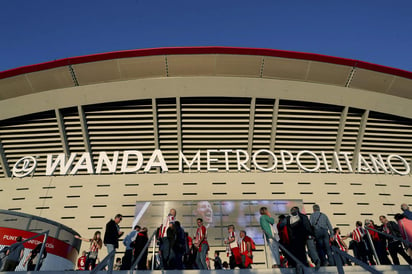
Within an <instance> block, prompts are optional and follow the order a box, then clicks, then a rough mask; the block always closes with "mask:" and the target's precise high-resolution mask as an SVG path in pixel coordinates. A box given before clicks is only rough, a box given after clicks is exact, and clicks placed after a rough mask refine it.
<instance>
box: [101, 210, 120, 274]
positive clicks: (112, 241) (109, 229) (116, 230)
mask: <svg viewBox="0 0 412 274" xmlns="http://www.w3.org/2000/svg"><path fill="white" fill-rule="evenodd" d="M122 218H123V216H122V215H121V214H117V215H116V216H115V217H114V219H112V220H110V221H109V222H108V223H107V224H106V231H105V233H104V241H103V242H104V245H105V246H106V247H107V254H110V252H112V251H113V250H116V248H118V247H119V238H120V237H121V236H122V235H123V232H122V231H120V227H119V223H120V222H121V221H122ZM113 264H114V257H113V258H112V260H109V263H108V267H109V269H113Z"/></svg>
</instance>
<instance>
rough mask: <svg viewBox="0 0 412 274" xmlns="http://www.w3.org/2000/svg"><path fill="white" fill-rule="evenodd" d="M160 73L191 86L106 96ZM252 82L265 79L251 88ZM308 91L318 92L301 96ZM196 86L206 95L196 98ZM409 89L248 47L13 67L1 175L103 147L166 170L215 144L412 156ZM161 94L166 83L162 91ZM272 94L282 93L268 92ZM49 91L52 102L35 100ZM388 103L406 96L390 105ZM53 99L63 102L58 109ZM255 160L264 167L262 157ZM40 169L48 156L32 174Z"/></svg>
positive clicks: (5, 95)
mask: <svg viewBox="0 0 412 274" xmlns="http://www.w3.org/2000/svg"><path fill="white" fill-rule="evenodd" d="M166 78H170V79H172V78H176V79H179V78H187V79H189V78H193V79H194V80H193V81H192V82H190V83H189V82H187V83H188V86H189V88H188V91H187V92H186V93H184V95H181V94H179V93H178V92H179V88H181V86H179V88H174V89H172V88H171V91H170V92H169V93H167V94H166V93H162V92H159V93H156V92H153V91H152V90H151V89H148V90H149V92H146V93H138V92H136V91H135V90H136V85H140V87H141V89H144V88H145V87H146V86H145V85H147V84H148V83H147V82H144V83H143V82H139V83H137V82H133V83H132V84H131V86H132V88H131V90H128V91H127V92H129V94H128V96H129V97H127V98H126V97H122V96H120V95H119V97H116V96H117V94H120V93H122V92H116V91H117V90H116V89H119V90H120V91H121V88H122V86H115V87H110V88H106V90H107V91H109V92H111V93H114V95H113V97H111V98H110V99H107V98H106V97H104V96H102V95H101V86H100V85H101V84H106V83H110V82H113V83H114V82H116V83H121V82H122V81H124V82H127V80H139V79H143V80H144V79H154V82H156V81H157V80H156V79H166ZM217 78H225V79H227V81H226V82H224V84H226V85H227V84H228V83H229V85H227V86H225V88H222V89H220V90H216V91H213V92H209V91H210V89H213V88H215V89H218V88H219V84H220V83H222V82H217V81H216V79H217ZM241 78H246V81H242V80H243V79H241ZM205 79H206V80H205ZM233 79H235V80H233ZM259 79H264V80H265V81H266V82H269V83H266V82H265V83H266V84H265V85H263V84H262V86H259V90H258V89H255V87H256V86H257V85H258V84H259V82H262V81H260V80H259ZM202 80H204V81H202ZM271 80H274V81H271ZM278 80H286V81H284V82H294V83H303V84H305V85H299V86H298V87H297V88H296V89H299V96H295V95H291V96H289V97H287V96H286V95H287V93H290V90H287V89H286V90H285V91H282V92H280V91H279V86H276V87H274V86H273V85H272V82H274V83H275V82H276V81H278ZM174 83H176V82H174ZM182 83H183V82H179V85H182ZM99 84H100V85H99ZM149 84H153V82H150V83H149ZM183 84H184V85H186V82H184V83H183ZM310 84H317V85H312V86H311V88H310V89H308V90H309V91H307V86H310ZM202 85H203V87H202V88H203V91H204V90H207V91H208V92H204V93H202V92H203V91H202V92H198V93H196V92H195V91H197V89H198V86H202ZM243 85H246V86H247V87H248V90H247V92H246V91H245V90H243V89H242V88H243ZM87 86H88V87H90V89H86V87H87ZM93 86H95V88H94V89H92V87H93ZM204 86H207V87H204ZM209 86H210V88H209ZM321 86H325V87H326V88H324V89H323V90H322V92H325V93H316V94H315V93H314V94H313V95H312V96H311V97H308V96H307V97H305V96H301V95H302V94H305V93H310V92H315V91H316V90H317V89H318V88H320V87H321ZM83 87H84V88H83ZM151 87H153V86H151ZM411 87H412V73H411V72H407V71H403V70H399V69H394V68H388V67H384V66H379V65H375V64H370V63H366V62H362V61H357V60H351V59H343V58H336V57H329V56H324V55H317V54H308V53H297V52H289V51H279V50H269V49H249V48H227V47H199V48H159V49H143V50H131V51H121V52H112V53H103V54H96V55H89V56H83V57H73V58H67V59H62V60H56V61H52V62H48V63H43V64H38V65H32V66H26V67H21V68H16V69H12V70H8V71H3V72H0V104H3V106H6V105H9V106H8V107H9V108H8V111H4V109H5V108H3V113H0V152H1V154H2V155H3V156H2V157H0V177H3V176H5V177H9V176H10V169H11V167H12V166H13V164H14V163H15V162H16V161H17V160H18V159H19V158H21V157H23V156H25V155H33V154H37V155H38V154H41V155H43V156H44V155H45V154H49V153H52V154H58V153H65V154H70V153H81V152H84V151H90V152H91V153H93V155H94V156H96V154H97V153H98V152H99V151H121V150H125V149H137V150H139V151H142V152H143V154H144V157H145V159H147V158H148V157H149V156H150V152H151V151H153V150H154V149H156V148H160V149H162V151H163V152H164V155H165V157H166V159H167V161H169V162H171V163H172V164H170V171H177V170H178V158H177V155H178V151H180V150H181V151H184V152H185V154H187V155H193V154H194V153H196V151H197V150H198V149H199V148H202V149H207V148H216V147H219V148H222V149H224V148H226V149H244V150H248V151H249V152H252V151H256V150H259V149H270V150H274V151H275V152H276V153H278V152H279V150H282V149H284V150H289V151H291V152H293V153H295V152H298V151H300V150H302V149H308V150H311V151H314V152H320V151H344V152H350V153H353V154H354V155H355V154H356V153H383V154H386V155H388V154H391V153H396V154H399V155H402V156H403V157H405V158H406V159H408V160H410V159H412V148H411V147H410V143H411V141H412V120H411V119H412V108H411V107H410V106H411V103H410V99H412V93H411V92H410V89H411ZM77 88H79V90H82V89H83V91H84V92H85V93H84V94H77V96H78V97H82V96H84V97H86V96H87V94H88V93H89V92H90V91H93V92H90V93H93V95H91V94H90V98H92V99H91V100H89V101H87V102H83V101H81V100H79V101H77V102H76V103H73V102H72V101H70V100H68V99H69V98H68V96H71V94H72V93H71V92H74V90H77ZM165 88H168V86H167V84H163V86H159V88H158V89H157V90H163V89H165ZM274 89H277V91H278V92H279V93H278V94H276V95H275V92H274V91H273V90H274ZM61 90H66V91H68V92H67V93H64V92H62V93H61V92H60V91H61ZM256 90H258V91H259V92H256ZM262 90H263V91H264V92H261V91H262ZM330 90H333V91H334V92H335V95H334V96H335V101H333V102H332V101H327V100H326V99H325V98H320V97H321V96H323V95H325V94H328V92H329V91H330ZM46 91H50V95H48V96H45V95H44V94H45V93H42V92H46ZM362 91H368V92H369V93H363V94H364V97H362V98H363V99H362V100H363V101H362V100H358V101H359V102H357V98H354V99H351V101H350V104H349V103H348V104H346V103H345V102H344V101H343V100H342V99H341V97H342V98H343V97H345V96H346V97H354V96H356V94H357V93H362ZM173 92H175V93H173ZM36 94H37V95H38V97H39V98H40V99H41V100H40V99H39V100H38V101H31V100H30V98H31V97H30V95H36ZM60 94H62V95H60ZM165 94H166V95H165ZM296 94H297V93H296ZM319 94H323V95H321V96H320V95H319ZM376 94H380V95H382V96H386V97H379V98H380V99H379V100H376V103H375V102H373V103H371V104H370V105H372V106H373V107H374V108H372V107H370V105H367V103H368V102H367V101H368V100H369V98H371V96H375V95H376ZM43 96H44V99H43ZM93 96H94V97H93ZM294 96H295V97H294ZM391 96H392V97H396V98H398V99H401V100H398V99H396V100H393V101H390V100H387V101H385V99H387V98H389V97H391ZM25 97H27V98H29V99H27V100H26V101H28V102H30V103H32V102H33V103H32V104H33V105H35V104H39V105H40V103H41V102H42V101H45V103H44V104H43V105H42V106H41V107H38V109H36V110H33V109H35V108H30V107H31V106H27V105H26V106H17V105H14V102H15V101H13V99H16V100H17V99H19V98H25ZM100 97H104V98H100ZM113 98H114V99H113ZM125 98H126V99H125ZM312 99H314V100H312ZM53 101H60V102H64V103H62V104H61V105H57V106H56V105H53V104H52V102H53ZM66 101H69V102H68V103H66ZM369 101H373V100H369ZM10 102H12V103H10ZM34 102H36V103H34ZM391 102H397V103H399V102H406V103H404V104H403V105H402V106H401V105H399V106H398V105H395V106H390V107H391V110H393V111H392V112H391V111H387V109H388V107H387V106H386V105H390V104H391ZM373 104H375V105H373ZM14 109H16V110H14ZM24 115H25V116H24ZM394 115H398V116H394ZM94 160H95V161H96V159H94ZM259 160H260V161H262V162H263V163H267V159H259ZM44 169H45V159H44V157H43V160H41V161H39V170H44ZM223 170H224V168H223ZM291 171H298V167H297V166H293V167H291Z"/></svg>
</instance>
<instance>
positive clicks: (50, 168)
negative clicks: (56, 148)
mask: <svg viewBox="0 0 412 274" xmlns="http://www.w3.org/2000/svg"><path fill="white" fill-rule="evenodd" d="M74 158H76V153H72V154H70V158H69V160H68V162H67V164H66V155H65V154H64V153H61V154H59V155H57V157H56V160H55V161H54V162H53V155H52V154H48V155H47V163H46V176H51V175H53V173H54V171H55V170H56V168H57V166H58V165H60V175H66V174H67V171H68V170H69V168H70V167H71V165H72V164H73V161H74Z"/></svg>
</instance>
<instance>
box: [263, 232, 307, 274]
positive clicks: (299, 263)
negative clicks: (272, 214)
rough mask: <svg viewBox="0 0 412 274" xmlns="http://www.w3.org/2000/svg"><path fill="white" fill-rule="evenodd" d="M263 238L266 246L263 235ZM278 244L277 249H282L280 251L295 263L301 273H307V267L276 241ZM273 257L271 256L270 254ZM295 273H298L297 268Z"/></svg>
mask: <svg viewBox="0 0 412 274" xmlns="http://www.w3.org/2000/svg"><path fill="white" fill-rule="evenodd" d="M263 238H264V240H265V246H266V244H267V241H266V235H265V234H263ZM273 240H274V241H276V239H273ZM276 242H277V243H278V244H279V247H280V248H281V249H282V251H284V252H285V253H286V254H287V255H288V256H289V257H290V258H291V259H292V260H293V261H294V262H296V264H297V265H298V266H299V267H301V269H302V270H303V273H304V274H305V273H309V271H310V270H309V267H307V266H306V265H305V264H304V263H303V262H301V261H300V260H299V259H298V258H296V257H295V255H293V254H292V253H291V252H290V251H289V250H288V249H287V248H286V247H284V246H283V245H282V244H281V243H279V241H276ZM272 255H273V254H272ZM296 272H298V268H297V267H296Z"/></svg>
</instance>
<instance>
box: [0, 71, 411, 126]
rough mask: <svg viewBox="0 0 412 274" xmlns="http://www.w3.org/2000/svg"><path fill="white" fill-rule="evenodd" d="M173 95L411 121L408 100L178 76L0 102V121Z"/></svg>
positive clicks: (293, 85)
mask: <svg viewBox="0 0 412 274" xmlns="http://www.w3.org/2000/svg"><path fill="white" fill-rule="evenodd" d="M113 91H116V92H113ZM177 95H178V96H181V97H184V96H235V97H239V96H240V97H244V96H248V97H262V98H282V99H287V100H301V101H308V102H319V103H326V104H336V105H342V106H346V105H348V106H351V107H356V108H360V109H362V108H363V109H369V110H373V111H379V112H383V113H388V114H394V115H399V116H403V117H412V108H411V104H412V101H411V100H407V99H404V98H401V97H396V96H390V95H385V94H382V93H376V92H370V91H365V90H359V89H354V88H344V87H337V86H332V85H322V84H316V83H308V82H294V81H286V80H276V79H253V78H238V77H182V78H161V79H154V78H152V79H141V80H130V81H120V82H112V83H105V84H97V85H89V86H84V87H74V88H66V89H58V90H53V91H46V92H42V93H36V94H30V95H27V96H21V97H18V98H12V99H8V100H2V101H0V109H1V110H2V111H1V112H0V119H7V118H10V117H15V116H20V115H25V114H29V113H35V112H41V111H45V110H50V109H55V108H66V107H71V106H77V105H88V104H96V103H105V102H111V101H123V100H132V99H145V98H162V97H175V96H177Z"/></svg>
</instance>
